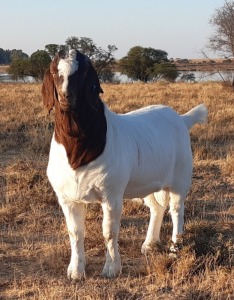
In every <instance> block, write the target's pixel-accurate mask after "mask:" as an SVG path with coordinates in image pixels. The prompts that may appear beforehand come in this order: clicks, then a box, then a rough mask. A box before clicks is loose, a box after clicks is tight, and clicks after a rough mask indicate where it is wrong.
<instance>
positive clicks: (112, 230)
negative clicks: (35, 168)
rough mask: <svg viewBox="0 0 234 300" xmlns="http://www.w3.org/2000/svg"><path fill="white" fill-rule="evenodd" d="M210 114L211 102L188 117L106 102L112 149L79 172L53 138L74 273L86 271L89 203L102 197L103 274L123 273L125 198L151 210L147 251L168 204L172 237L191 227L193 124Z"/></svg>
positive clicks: (52, 161)
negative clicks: (187, 209) (187, 210)
mask: <svg viewBox="0 0 234 300" xmlns="http://www.w3.org/2000/svg"><path fill="white" fill-rule="evenodd" d="M206 114H207V110H206V108H205V106H204V105H201V106H198V107H196V108H194V109H193V110H191V111H190V112H189V113H187V114H185V115H183V116H179V115H178V114H177V113H176V112H175V111H174V110H172V109H171V108H169V107H164V106H160V105H158V106H151V107H146V108H143V109H140V110H137V111H134V112H131V113H128V114H124V115H117V114H115V113H113V112H111V111H110V110H109V109H108V108H107V107H105V116H106V120H107V139H106V146H105V150H104V152H103V154H102V155H100V156H99V157H98V158H97V159H96V160H94V161H92V162H91V163H89V164H87V165H86V166H82V167H79V168H78V169H77V170H73V169H72V168H71V167H70V165H69V163H68V159H67V155H66V151H65V148H64V147H63V145H61V144H57V142H56V141H55V139H54V138H53V139H52V143H51V150H50V157H49V165H48V170H47V172H48V177H49V180H50V182H51V184H52V186H53V188H54V190H55V192H56V194H57V196H58V199H59V203H60V204H61V206H62V208H63V211H64V214H65V217H66V221H67V227H68V231H69V236H70V241H71V251H72V254H71V261H70V265H69V267H68V276H69V277H70V278H72V279H77V278H80V277H81V276H83V275H84V273H85V256H84V245H83V240H84V218H85V209H84V203H92V202H99V203H100V204H101V205H102V208H103V235H104V239H105V243H106V246H107V254H106V263H105V266H104V268H103V272H102V275H103V276H106V277H113V276H116V275H117V274H118V273H120V271H121V260H120V255H119V252H118V233H119V225H120V217H121V210H122V199H123V198H124V197H125V198H135V197H139V198H142V197H145V199H144V201H145V204H146V205H147V206H149V208H150V213H151V217H150V224H149V228H148V232H147V236H146V239H145V242H144V244H143V246H142V252H143V253H145V252H147V251H148V250H150V249H151V248H152V246H153V245H154V244H155V243H157V242H159V241H160V237H159V234H160V228H161V223H162V219H163V213H164V211H165V209H166V207H167V206H168V204H169V205H170V211H171V215H172V221H173V233H172V241H173V242H174V243H176V242H177V237H178V235H180V234H182V231H183V214H184V200H185V197H186V194H187V191H188V189H189V187H190V184H191V175H192V153H191V147H190V138H189V132H188V128H190V127H192V126H193V125H194V124H195V123H197V122H204V121H205V117H206ZM187 127H188V128H187ZM90 234H91V233H90Z"/></svg>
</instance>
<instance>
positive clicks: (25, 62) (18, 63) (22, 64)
mask: <svg viewBox="0 0 234 300" xmlns="http://www.w3.org/2000/svg"><path fill="white" fill-rule="evenodd" d="M8 72H9V74H10V75H11V77H12V79H14V80H18V79H22V80H24V79H25V77H26V76H30V61H29V59H23V58H16V59H14V60H13V61H12V63H11V64H10V67H9V70H8Z"/></svg>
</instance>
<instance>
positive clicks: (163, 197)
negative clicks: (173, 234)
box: [141, 190, 169, 254]
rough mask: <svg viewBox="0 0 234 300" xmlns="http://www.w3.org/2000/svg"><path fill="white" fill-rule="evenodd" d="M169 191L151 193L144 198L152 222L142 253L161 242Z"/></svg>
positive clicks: (149, 250)
mask: <svg viewBox="0 0 234 300" xmlns="http://www.w3.org/2000/svg"><path fill="white" fill-rule="evenodd" d="M168 202H169V193H168V191H167V190H161V191H160V192H157V193H154V194H151V195H149V196H147V197H146V198H144V204H145V205H146V206H148V207H149V209H150V222H149V227H148V230H147V235H146V238H145V241H144V243H143V245H142V247H141V253H142V254H147V253H148V252H151V251H152V250H153V249H154V247H155V246H156V244H158V243H160V229H161V225H162V220H163V216H164V212H165V209H166V208H167V206H168Z"/></svg>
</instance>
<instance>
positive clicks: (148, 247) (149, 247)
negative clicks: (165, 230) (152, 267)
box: [141, 242, 162, 255]
mask: <svg viewBox="0 0 234 300" xmlns="http://www.w3.org/2000/svg"><path fill="white" fill-rule="evenodd" d="M161 251H162V245H161V244H160V243H159V242H156V243H154V244H143V245H142V247H141V253H142V254H143V255H147V254H151V253H154V252H161Z"/></svg>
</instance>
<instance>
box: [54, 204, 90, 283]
mask: <svg viewBox="0 0 234 300" xmlns="http://www.w3.org/2000/svg"><path fill="white" fill-rule="evenodd" d="M60 204H61V206H62V209H63V213H64V215H65V218H66V223H67V229H68V233H69V238H70V243H71V260H70V264H69V266H68V269H67V277H68V278H69V279H73V280H79V279H82V277H84V276H85V252H84V220H85V206H84V204H83V203H75V202H72V203H61V201H60Z"/></svg>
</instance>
